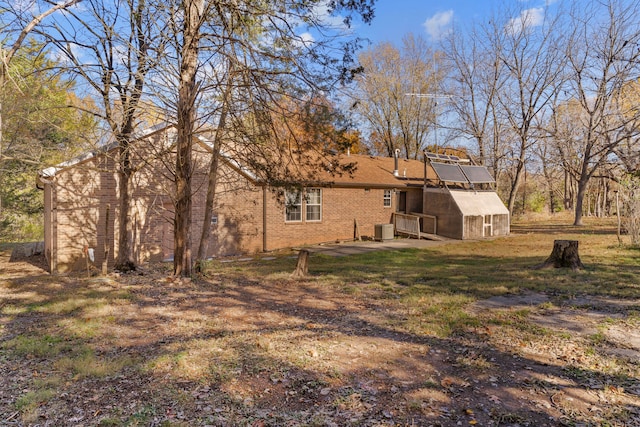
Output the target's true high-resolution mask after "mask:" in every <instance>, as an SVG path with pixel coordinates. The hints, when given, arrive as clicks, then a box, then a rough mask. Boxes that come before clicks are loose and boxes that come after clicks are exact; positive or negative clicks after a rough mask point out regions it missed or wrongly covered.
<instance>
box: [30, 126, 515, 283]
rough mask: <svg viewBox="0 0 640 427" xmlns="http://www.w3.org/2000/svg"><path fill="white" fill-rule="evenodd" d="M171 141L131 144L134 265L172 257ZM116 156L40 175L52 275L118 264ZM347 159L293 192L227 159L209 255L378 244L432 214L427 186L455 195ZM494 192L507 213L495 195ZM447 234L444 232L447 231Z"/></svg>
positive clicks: (160, 132)
mask: <svg viewBox="0 0 640 427" xmlns="http://www.w3.org/2000/svg"><path fill="white" fill-rule="evenodd" d="M173 135H174V132H173V129H172V128H171V127H166V126H161V127H158V128H152V129H150V130H148V131H146V132H144V133H143V134H142V135H141V136H140V137H139V139H138V140H137V141H136V143H135V144H132V152H131V155H132V159H133V160H132V163H133V164H135V165H138V167H137V171H136V172H135V174H134V175H133V179H132V182H131V188H130V193H131V211H130V214H129V218H130V220H131V224H130V228H131V231H132V235H131V239H132V241H133V246H132V247H133V258H134V260H135V261H136V262H137V263H145V262H154V261H163V260H168V259H171V258H172V253H173V225H172V220H173V202H172V199H171V194H172V182H171V179H170V177H171V169H172V167H173V162H172V160H171V159H172V156H171V147H172V143H171V142H172V141H173V138H174V136H173ZM211 146H212V144H211V143H210V142H209V141H207V140H206V139H203V138H200V139H198V141H197V143H196V144H195V146H194V165H195V167H194V176H193V189H194V194H193V211H192V230H193V233H194V235H193V236H192V242H193V245H194V247H197V245H198V243H199V239H200V235H201V230H202V225H203V224H202V218H203V217H204V214H203V210H204V208H205V206H204V201H205V198H206V179H207V176H206V174H205V173H204V171H205V170H207V167H208V162H209V159H210V156H211ZM116 158H117V149H116V148H115V147H113V146H107V147H104V148H103V149H101V150H99V151H96V152H93V153H88V154H86V155H84V156H81V157H78V158H76V159H73V160H70V161H68V162H65V163H62V164H60V165H57V166H55V167H51V168H47V169H45V170H43V171H41V173H40V174H39V177H38V183H39V184H38V185H39V188H41V189H42V190H43V191H44V198H45V213H44V223H45V224H44V225H45V242H44V247H45V255H46V258H47V260H48V263H49V267H50V271H51V272H53V273H63V272H67V271H70V270H78V269H82V268H84V267H85V266H86V263H87V257H88V255H89V254H90V253H91V254H92V255H93V260H92V263H94V264H95V265H101V263H102V262H103V260H105V259H106V260H107V262H108V263H109V265H112V264H113V261H114V259H115V255H116V254H115V251H116V250H117V238H118V233H117V230H118V227H119V226H120V225H119V224H118V209H119V204H118V185H117V184H118V175H117V174H116V173H115V172H114V171H115V166H116ZM341 160H343V161H345V162H349V163H353V164H354V165H355V170H354V172H353V173H352V174H342V175H335V176H334V175H329V174H328V173H326V171H322V170H318V171H317V174H316V176H317V178H318V179H317V183H316V184H313V185H307V186H305V187H304V188H302V189H299V190H295V189H287V188H284V187H281V186H274V185H270V184H269V183H268V182H265V181H264V180H261V179H259V178H257V177H256V176H255V175H254V174H253V173H252V171H250V170H248V169H247V168H245V167H243V166H242V164H241V162H240V161H239V160H238V159H235V158H232V157H230V156H228V155H223V156H222V157H221V162H220V167H219V175H218V177H219V178H218V185H217V187H216V202H215V206H214V212H213V218H212V227H211V235H210V236H209V238H210V242H209V252H210V253H209V256H212V257H216V256H225V255H234V254H247V253H257V252H264V251H271V250H276V249H281V248H288V247H294V246H303V245H309V244H317V243H322V242H332V241H339V240H348V239H353V238H354V236H356V235H359V236H361V237H365V238H366V237H373V236H374V234H375V232H376V225H378V224H390V223H392V222H393V220H394V214H395V213H396V212H405V213H421V212H426V211H425V210H424V208H425V205H426V204H428V200H427V198H426V195H427V194H429V193H428V192H426V190H427V187H429V188H430V189H431V190H432V191H436V192H439V193H438V194H440V193H443V192H444V194H446V193H447V192H448V191H449V189H447V188H444V187H442V185H441V184H442V183H441V182H440V185H439V184H438V181H439V179H438V177H437V174H436V173H435V172H434V170H433V168H432V167H431V165H430V164H427V163H425V162H422V161H417V160H403V159H398V158H395V159H394V158H383V157H371V156H363V155H348V154H345V155H343V156H342V159H341ZM489 193H490V194H493V196H492V197H494V198H495V199H497V200H498V202H499V204H500V205H501V206H502V208H503V209H504V205H503V204H502V202H500V201H499V198H497V195H495V192H492V191H490V192H487V194H489ZM440 205H442V204H440ZM447 209H450V208H447ZM503 213H504V212H503V211H500V214H501V215H502V214H503ZM439 215H440V216H443V215H445V214H443V213H442V212H439ZM484 215H486V214H484ZM507 216H508V214H507ZM434 218H435V217H434ZM483 218H485V216H483ZM434 221H435V219H434ZM483 221H484V220H483ZM443 224H444V222H443ZM443 230H444V231H445V232H446V230H447V228H446V227H445V228H444V229H443ZM491 232H492V233H493V234H492V235H501V234H508V220H507V230H506V231H505V230H503V229H493V230H491ZM454 234H455V233H454ZM457 238H468V237H465V236H464V235H460V236H459V237H457Z"/></svg>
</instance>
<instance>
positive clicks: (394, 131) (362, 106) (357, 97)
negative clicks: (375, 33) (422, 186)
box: [350, 34, 444, 159]
mask: <svg viewBox="0 0 640 427" xmlns="http://www.w3.org/2000/svg"><path fill="white" fill-rule="evenodd" d="M441 57H442V55H441V54H440V53H439V52H435V51H434V50H433V49H432V48H431V47H429V46H428V45H427V44H426V42H425V41H424V39H422V38H421V37H415V36H413V35H412V34H409V35H407V36H405V38H404V39H403V44H402V47H401V48H398V47H396V46H393V45H392V44H391V43H380V44H378V45H376V46H374V47H373V48H372V49H370V50H368V51H365V52H364V53H362V54H361V55H360V56H359V60H360V64H361V66H362V67H363V73H362V74H361V75H359V76H357V77H356V79H355V83H356V86H355V88H354V90H352V91H351V92H350V98H351V99H352V102H353V104H354V106H355V110H356V111H357V113H358V115H359V116H360V117H361V118H362V119H363V120H364V121H365V122H366V124H367V126H368V127H369V128H370V137H369V139H370V141H371V145H372V147H371V148H372V149H373V150H374V151H377V152H381V153H385V154H386V155H388V156H393V154H394V152H395V150H396V149H400V150H401V152H402V153H403V155H404V156H405V157H406V158H414V159H415V158H417V157H418V155H420V154H421V153H422V151H423V149H424V148H425V147H426V145H427V141H426V138H427V136H429V135H432V134H433V135H435V133H436V131H437V130H436V129H435V125H436V123H437V122H436V120H437V118H436V117H435V114H436V109H437V108H436V105H437V103H442V99H441V98H443V97H444V96H443V95H444V94H442V93H440V91H439V87H440V86H441V84H440V82H441V80H442V76H443V75H444V71H443V69H442V67H441V66H439V63H440V62H441ZM439 95H442V96H439ZM431 130H433V132H432V131H431ZM435 144H437V142H434V145H435Z"/></svg>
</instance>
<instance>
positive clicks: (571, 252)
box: [536, 240, 584, 270]
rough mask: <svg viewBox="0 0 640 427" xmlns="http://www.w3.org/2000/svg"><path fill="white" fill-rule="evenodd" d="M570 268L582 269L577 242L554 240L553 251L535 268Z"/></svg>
mask: <svg viewBox="0 0 640 427" xmlns="http://www.w3.org/2000/svg"><path fill="white" fill-rule="evenodd" d="M551 267H553V268H571V269H572V270H578V269H581V268H583V267H584V265H583V264H582V261H580V255H579V253H578V241H577V240H554V242H553V251H551V255H549V258H547V259H546V260H545V262H543V263H542V264H540V265H538V266H536V268H551Z"/></svg>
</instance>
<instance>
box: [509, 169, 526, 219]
mask: <svg viewBox="0 0 640 427" xmlns="http://www.w3.org/2000/svg"><path fill="white" fill-rule="evenodd" d="M523 171H524V161H523V160H522V159H520V160H518V166H516V175H515V178H514V180H513V182H512V183H511V191H510V192H509V201H508V203H507V208H508V209H509V216H513V209H514V207H515V204H516V197H517V196H518V189H519V188H520V181H522V175H523Z"/></svg>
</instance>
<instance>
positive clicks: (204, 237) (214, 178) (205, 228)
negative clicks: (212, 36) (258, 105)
mask: <svg viewBox="0 0 640 427" xmlns="http://www.w3.org/2000/svg"><path fill="white" fill-rule="evenodd" d="M232 79H233V70H232V68H231V67H230V70H229V77H228V82H227V87H226V88H225V91H224V96H223V99H222V108H221V111H220V119H219V120H218V127H217V128H216V133H215V136H214V139H213V152H212V153H211V163H210V165H209V183H208V185H207V199H206V201H205V205H204V206H205V207H204V222H203V224H202V234H201V236H200V245H199V246H198V253H197V255H196V271H197V272H201V271H202V263H203V262H204V260H205V259H206V257H207V252H208V250H209V238H210V234H211V217H212V216H213V205H214V201H215V196H216V185H217V182H218V163H219V159H220V147H221V145H222V138H223V136H224V129H225V125H226V121H227V111H228V106H229V95H230V93H231V84H232V81H233V80H232Z"/></svg>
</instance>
